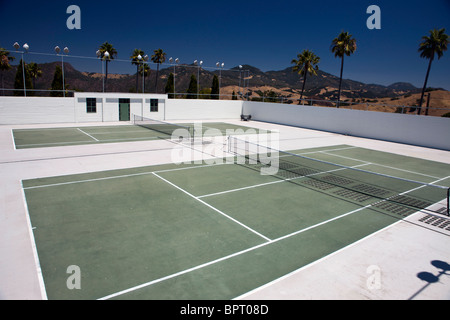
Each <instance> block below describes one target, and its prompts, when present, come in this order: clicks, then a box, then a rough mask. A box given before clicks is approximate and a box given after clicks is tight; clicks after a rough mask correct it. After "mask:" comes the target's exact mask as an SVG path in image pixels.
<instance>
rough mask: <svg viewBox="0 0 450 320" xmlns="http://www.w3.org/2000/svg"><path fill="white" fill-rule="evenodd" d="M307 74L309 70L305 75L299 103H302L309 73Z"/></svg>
mask: <svg viewBox="0 0 450 320" xmlns="http://www.w3.org/2000/svg"><path fill="white" fill-rule="evenodd" d="M307 74H308V72H305V75H304V76H303V85H302V93H301V94H300V101H299V104H301V102H302V98H303V91H305V84H306V75H307Z"/></svg>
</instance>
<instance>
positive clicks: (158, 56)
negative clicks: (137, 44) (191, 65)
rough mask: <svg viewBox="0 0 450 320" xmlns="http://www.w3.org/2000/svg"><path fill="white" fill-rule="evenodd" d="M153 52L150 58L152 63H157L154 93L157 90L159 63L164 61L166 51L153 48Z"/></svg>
mask: <svg viewBox="0 0 450 320" xmlns="http://www.w3.org/2000/svg"><path fill="white" fill-rule="evenodd" d="M153 52H154V54H153V55H152V57H151V59H152V61H153V62H154V63H156V64H157V69H156V82H155V93H156V92H157V90H158V89H157V88H158V76H159V65H160V64H161V63H164V62H165V61H166V53H165V52H164V51H163V50H162V49H158V50H154V51H153Z"/></svg>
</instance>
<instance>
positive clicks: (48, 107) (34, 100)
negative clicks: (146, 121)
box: [0, 93, 450, 150]
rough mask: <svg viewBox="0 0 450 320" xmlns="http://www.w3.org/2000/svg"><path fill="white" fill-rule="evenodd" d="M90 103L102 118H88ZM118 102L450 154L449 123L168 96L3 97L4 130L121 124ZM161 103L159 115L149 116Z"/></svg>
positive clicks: (165, 113) (164, 114)
mask: <svg viewBox="0 0 450 320" xmlns="http://www.w3.org/2000/svg"><path fill="white" fill-rule="evenodd" d="M86 98H96V99H97V112H96V113H91V114H88V113H87V112H86ZM119 98H128V99H130V113H131V114H137V115H141V114H143V115H144V116H145V117H149V118H153V119H158V120H168V121H170V120H213V119H239V117H240V115H241V114H242V113H244V114H251V115H252V119H254V120H259V121H266V122H272V123H279V124H286V125H292V126H298V127H303V128H310V129H316V130H324V131H329V132H336V133H342V134H348V135H353V136H358V137H365V138H372V139H380V140H386V141H394V142H399V143H406V144H413V145H418V146H425V147H431V148H437V149H444V150H450V118H438V117H427V116H417V115H409V114H396V113H384V112H373V111H362V110H348V109H336V108H327V107H313V106H299V105H287V104H277V103H263V102H247V101H245V102H243V101H236V100H234V101H233V100H196V99H192V100H191V99H176V100H174V99H168V98H167V95H154V94H145V95H143V94H130V93H128V94H116V93H105V94H103V93H76V94H75V97H73V98H43V97H0V124H31V123H62V122H91V121H96V122H97V121H105V122H107V121H118V120H119ZM150 99H158V104H159V106H158V112H150Z"/></svg>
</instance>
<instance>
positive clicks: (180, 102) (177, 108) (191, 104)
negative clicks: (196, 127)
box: [166, 99, 242, 120]
mask: <svg viewBox="0 0 450 320" xmlns="http://www.w3.org/2000/svg"><path fill="white" fill-rule="evenodd" d="M241 111H242V101H237V100H197V99H170V100H167V109H166V120H210V119H239V117H240V115H241Z"/></svg>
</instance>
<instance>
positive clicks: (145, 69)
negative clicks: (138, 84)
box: [139, 63, 151, 93]
mask: <svg viewBox="0 0 450 320" xmlns="http://www.w3.org/2000/svg"><path fill="white" fill-rule="evenodd" d="M150 72H151V69H150V66H149V65H148V63H144V64H142V65H141V66H140V67H139V74H140V75H141V76H143V77H144V82H145V78H147V77H148V76H149V75H150ZM142 93H145V83H144V85H143V86H142Z"/></svg>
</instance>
